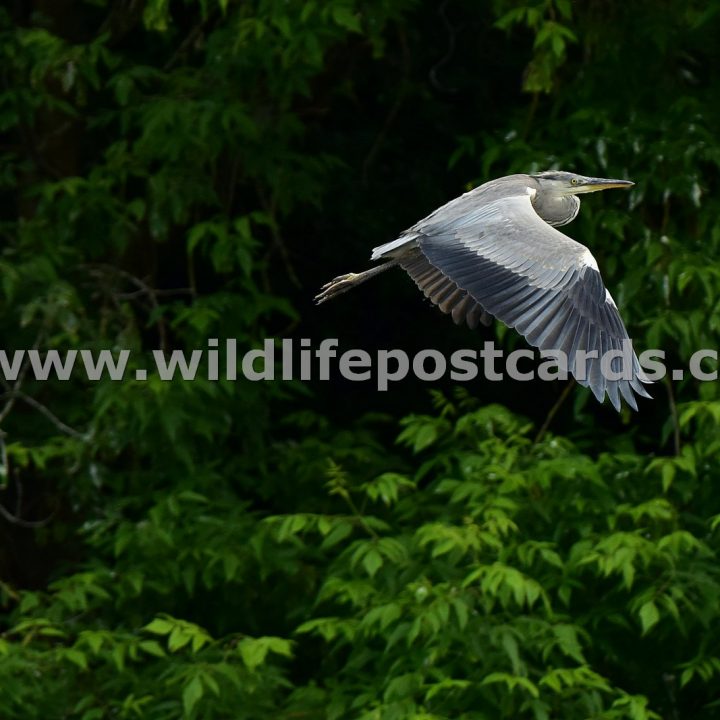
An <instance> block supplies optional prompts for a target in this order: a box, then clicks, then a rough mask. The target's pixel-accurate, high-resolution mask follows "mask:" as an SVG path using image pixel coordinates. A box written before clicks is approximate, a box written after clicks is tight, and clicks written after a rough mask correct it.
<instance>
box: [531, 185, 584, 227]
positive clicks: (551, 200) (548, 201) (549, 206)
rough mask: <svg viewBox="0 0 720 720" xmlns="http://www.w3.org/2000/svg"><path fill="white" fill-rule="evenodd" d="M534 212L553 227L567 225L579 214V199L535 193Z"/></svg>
mask: <svg viewBox="0 0 720 720" xmlns="http://www.w3.org/2000/svg"><path fill="white" fill-rule="evenodd" d="M533 207H534V208H535V212H536V213H537V214H538V215H539V216H540V217H541V218H542V219H543V220H544V221H545V222H546V223H547V224H548V225H552V226H554V227H558V226H559V225H567V224H568V223H569V222H572V221H573V220H574V219H575V218H576V217H577V214H578V213H579V212H580V198H579V197H578V196H577V195H556V194H555V193H550V192H537V193H536V194H535V197H534V199H533Z"/></svg>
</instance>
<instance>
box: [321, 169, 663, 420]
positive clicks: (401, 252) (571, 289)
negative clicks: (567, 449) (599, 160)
mask: <svg viewBox="0 0 720 720" xmlns="http://www.w3.org/2000/svg"><path fill="white" fill-rule="evenodd" d="M633 184H634V183H632V182H630V181H629V180H609V179H605V178H594V177H585V176H583V175H575V174H574V173H569V172H561V171H554V170H550V171H546V172H540V173H536V174H532V175H508V176H507V177H502V178H498V179H497V180H491V181H490V182H487V183H485V184H484V185H480V186H479V187H477V188H475V189H474V190H471V191H470V192H468V193H465V194H464V195H461V196H460V197H458V198H455V199H454V200H451V201H450V202H449V203H447V204H446V205H443V206H442V207H440V208H438V209H437V210H435V212H433V213H431V214H430V215H428V216H427V217H426V218H424V219H423V220H420V221H419V222H418V223H416V224H415V225H413V226H412V227H411V228H409V229H408V230H406V231H405V232H403V233H402V234H401V235H400V237H399V238H398V239H397V240H393V241H392V242H389V243H385V244H384V245H380V246H379V247H376V248H374V249H373V251H372V257H371V259H372V260H383V261H384V262H383V264H381V265H378V266H376V267H373V268H371V269H370V270H366V271H365V272H362V273H349V274H347V275H340V276H339V277H336V278H335V279H334V280H332V281H331V282H329V283H328V284H327V285H324V286H323V288H322V290H321V292H320V294H319V295H318V296H317V297H316V298H315V299H316V301H317V302H318V303H322V302H325V301H326V300H329V299H331V298H333V297H335V296H337V295H340V294H341V293H344V292H346V291H348V290H350V289H351V288H354V287H356V286H357V285H359V284H360V283H362V282H365V281H366V280H368V279H370V278H371V277H374V276H375V275H378V274H379V273H381V272H384V271H385V270H388V269H389V268H391V267H394V266H396V265H399V266H400V267H401V268H403V269H404V270H405V271H406V272H407V273H408V274H409V275H410V277H411V278H412V279H413V280H414V281H415V283H416V284H417V286H418V287H419V288H420V289H421V290H422V291H423V292H424V293H425V295H426V297H428V298H430V300H431V301H432V302H433V303H434V304H435V305H437V306H438V307H439V308H440V310H442V312H444V313H447V314H450V315H451V316H452V319H453V320H454V321H455V323H457V324H461V323H463V322H465V323H467V325H468V326H469V327H470V328H471V329H474V328H476V327H477V326H478V324H479V323H482V324H484V325H489V324H490V323H491V322H492V319H493V317H495V318H497V319H498V320H500V322H502V323H504V324H505V325H507V326H508V327H511V328H515V330H517V332H519V333H520V334H521V335H522V336H523V337H525V339H526V340H527V341H528V342H529V343H530V344H531V345H533V346H535V347H537V348H539V349H540V350H546V351H549V350H554V351H562V352H564V353H565V357H566V358H567V368H568V369H569V370H570V372H571V373H572V374H573V376H574V377H575V379H576V380H577V381H578V383H579V384H581V385H584V386H585V387H589V388H590V389H591V390H592V392H593V394H594V395H595V397H596V398H597V399H598V400H599V401H600V402H602V401H603V400H604V397H605V394H606V393H607V395H608V397H609V398H610V402H611V403H612V404H613V406H614V407H615V409H616V410H619V409H620V396H621V395H622V397H623V398H624V399H625V401H626V402H627V403H628V405H630V407H632V408H633V409H634V410H637V403H636V401H635V395H634V394H635V393H636V394H637V395H641V396H643V397H650V395H649V394H648V393H647V391H646V390H645V388H644V387H643V385H642V383H643V382H649V380H648V379H647V378H646V376H645V375H644V374H643V371H642V369H641V367H640V363H639V362H638V359H637V356H636V355H635V353H634V352H632V363H631V364H632V368H631V372H629V373H628V372H624V373H623V377H624V378H627V379H620V380H611V379H608V378H606V377H605V376H604V374H603V372H601V363H600V359H601V358H602V357H603V355H604V354H605V353H606V352H608V351H610V350H622V349H623V341H628V342H629V337H628V333H627V330H626V329H625V326H624V325H623V321H622V319H621V317H620V314H619V312H618V309H617V306H616V305H615V302H614V300H613V299H612V296H611V295H610V293H609V292H608V291H607V290H606V289H605V286H604V284H603V281H602V277H601V276H600V271H599V270H598V265H597V262H596V261H595V258H594V257H593V256H592V253H591V252H590V250H588V248H586V247H585V246H584V245H581V244H580V243H578V242H576V241H575V240H572V239H571V238H569V237H568V236H567V235H564V234H563V233H561V232H560V231H559V230H556V229H555V228H556V227H559V226H561V225H566V224H567V223H569V222H571V221H572V220H574V219H575V217H576V216H577V214H578V212H579V211H580V198H579V197H578V196H579V195H581V194H582V193H588V192H595V191H597V190H607V189H609V188H628V187H631V186H632V185H633ZM580 350H584V351H586V352H588V353H589V354H590V356H591V359H587V361H586V363H583V365H584V367H581V365H580V363H581V360H582V358H581V357H577V353H578V351H580ZM591 351H597V356H595V357H594V358H592V356H593V353H592V352H591ZM620 360H621V358H619V357H617V358H615V359H614V360H613V361H612V365H611V367H612V369H613V370H614V371H617V370H618V369H619V361H620ZM623 370H624V368H623ZM583 371H584V372H583Z"/></svg>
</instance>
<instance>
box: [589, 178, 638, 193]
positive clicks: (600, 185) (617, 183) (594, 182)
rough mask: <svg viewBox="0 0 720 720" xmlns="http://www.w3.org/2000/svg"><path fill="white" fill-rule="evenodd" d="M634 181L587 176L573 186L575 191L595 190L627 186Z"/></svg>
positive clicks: (630, 185)
mask: <svg viewBox="0 0 720 720" xmlns="http://www.w3.org/2000/svg"><path fill="white" fill-rule="evenodd" d="M634 184H635V183H634V182H630V180H610V179H608V178H588V179H587V180H585V182H583V183H582V184H580V185H578V186H577V187H576V188H575V192H577V193H587V192H595V191H597V190H609V189H610V188H629V187H632V186H633V185H634Z"/></svg>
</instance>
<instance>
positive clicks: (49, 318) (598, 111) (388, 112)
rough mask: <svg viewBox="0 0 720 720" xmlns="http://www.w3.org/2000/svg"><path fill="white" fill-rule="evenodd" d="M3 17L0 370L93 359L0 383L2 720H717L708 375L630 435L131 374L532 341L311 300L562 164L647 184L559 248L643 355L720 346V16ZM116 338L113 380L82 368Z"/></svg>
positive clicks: (434, 392)
mask: <svg viewBox="0 0 720 720" xmlns="http://www.w3.org/2000/svg"><path fill="white" fill-rule="evenodd" d="M8 5H9V6H3V7H2V8H0V56H1V59H2V85H1V86H0V132H1V133H2V140H1V141H0V187H1V189H2V194H1V195H0V198H1V199H0V234H1V235H2V248H1V251H0V252H1V254H0V306H1V307H2V313H1V314H0V331H1V333H2V335H1V336H2V343H1V345H2V349H4V350H5V352H6V356H5V362H4V364H3V368H2V370H3V374H4V375H6V376H7V367H6V366H7V364H8V363H9V362H10V361H11V359H12V355H13V353H14V351H16V350H20V349H26V350H27V349H33V348H34V349H37V350H39V351H42V352H44V351H47V350H51V349H55V350H58V351H67V350H75V351H77V352H78V360H77V367H76V369H75V371H74V372H73V373H72V375H71V377H70V378H69V379H68V380H61V379H58V378H54V379H53V378H51V379H50V380H47V381H41V380H39V379H37V378H36V377H35V376H34V373H33V370H34V368H33V367H32V366H29V365H28V363H27V362H23V363H22V367H21V370H20V373H19V376H18V378H17V379H15V380H4V381H3V388H2V390H3V397H2V404H1V405H0V421H1V422H0V428H1V431H0V718H2V719H3V720H15V719H17V720H32V719H33V718H38V719H42V720H51V719H56V718H57V719H60V718H77V719H78V720H99V719H101V718H128V719H130V718H147V719H148V720H170V719H174V718H187V719H188V720H190V719H194V718H198V719H205V718H207V719H208V720H210V719H213V718H218V719H220V718H227V719H230V718H232V719H233V720H235V719H240V718H248V719H250V718H252V719H257V718H286V719H288V720H290V719H291V718H292V719H305V718H307V719H318V720H320V719H323V720H324V719H327V720H334V719H338V720H339V719H341V718H358V719H360V718H362V719H363V720H405V719H407V720H410V719H414V720H421V719H426V720H429V719H430V718H435V719H439V718H467V719H468V720H469V719H471V718H472V719H476V720H481V719H482V720H496V719H497V718H508V719H511V718H512V719H513V720H514V719H516V718H529V719H530V718H531V719H534V720H550V719H553V720H555V719H561V718H562V719H564V720H578V719H579V718H594V719H595V718H596V719H600V718H604V719H606V720H621V719H622V720H625V719H628V720H645V719H649V718H664V719H665V720H680V719H681V718H698V719H700V718H702V719H706V718H715V717H720V651H718V647H720V565H719V564H718V561H719V557H718V553H719V552H720V535H719V533H720V530H719V529H718V527H717V526H718V525H720V490H719V489H718V488H715V486H714V483H716V482H717V483H718V484H719V486H720V469H718V467H719V465H718V463H719V462H720V443H719V442H718V433H719V432H720V395H719V393H718V384H717V382H700V381H698V380H695V379H692V378H691V377H690V376H689V374H687V373H686V378H685V379H684V380H682V381H672V380H670V379H669V378H667V379H665V380H663V381H660V382H658V383H656V384H655V385H654V386H653V388H652V394H653V396H654V399H653V400H644V401H642V402H641V406H640V411H639V412H638V413H631V412H630V411H629V410H627V409H626V410H623V412H622V413H621V414H617V413H615V412H614V410H613V409H612V408H611V407H609V405H608V404H606V405H599V404H597V403H596V402H595V401H594V400H593V399H592V397H591V396H590V393H589V392H588V391H587V390H585V389H582V388H570V389H569V391H568V392H564V391H565V388H566V385H564V384H563V383H561V382H542V381H536V382H534V383H521V382H515V381H512V380H505V381H503V382H501V383H497V382H491V381H488V380H485V379H482V378H478V379H477V380H474V381H472V382H469V383H464V384H461V385H457V384H454V383H452V382H451V381H450V380H449V379H447V380H441V381H438V382H436V383H428V382H423V381H421V380H417V379H410V378H408V379H407V380H406V381H404V382H402V383H397V384H396V385H395V386H393V387H392V388H391V389H390V390H388V391H387V392H376V391H375V389H374V385H373V383H372V382H369V383H364V382H351V381H347V380H343V379H342V378H340V377H339V376H338V375H337V373H335V372H334V373H333V375H332V378H331V381H330V382H322V381H320V380H317V379H314V380H311V381H306V382H303V381H300V380H298V379H295V380H292V381H281V380H279V379H278V380H275V381H264V382H263V381H261V382H253V381H250V380H247V379H243V378H242V377H239V379H237V380H236V381H233V380H228V379H223V377H222V376H221V379H220V380H211V379H208V373H207V368H208V362H209V361H208V359H207V358H208V357H209V356H208V354H207V353H206V354H205V355H204V356H203V361H202V362H201V365H200V368H201V372H199V373H198V377H197V378H196V379H195V380H194V381H193V382H185V381H182V380H181V379H180V378H177V379H175V380H173V381H164V380H161V379H160V377H159V375H158V374H157V373H156V372H150V373H149V375H148V378H147V380H142V379H135V375H134V370H135V369H137V368H150V367H152V361H153V357H154V356H153V354H152V352H153V350H160V351H162V353H169V352H171V351H173V350H177V349H181V350H185V351H187V352H188V353H189V352H190V351H191V350H192V349H198V348H199V349H202V350H206V349H208V347H209V344H208V343H209V339H211V338H218V339H220V341H221V342H222V343H224V341H225V339H226V338H235V339H236V340H237V345H238V353H241V352H242V353H244V352H246V351H247V350H249V349H251V348H260V347H262V346H263V342H264V340H265V339H266V338H275V339H277V340H278V341H279V339H281V338H291V339H294V340H295V341H297V342H299V341H300V340H301V339H302V338H310V339H312V340H313V341H314V342H319V341H320V340H322V339H323V338H328V337H329V338H338V340H339V342H340V345H341V347H342V348H343V349H348V348H353V347H357V348H365V349H367V350H370V351H372V350H376V349H378V348H388V347H395V348H403V349H405V350H406V351H407V352H408V353H412V352H415V351H417V350H419V349H423V348H429V347H433V348H437V349H439V350H441V351H443V352H445V353H449V352H452V351H453V350H455V349H458V348H467V347H479V346H480V345H481V344H482V342H484V341H485V340H490V339H495V340H497V342H498V343H499V344H500V345H502V347H504V348H505V349H511V348H514V347H522V346H523V341H522V340H521V339H520V338H519V337H518V336H516V334H515V333H513V332H507V331H505V330H504V329H503V328H502V327H500V326H497V327H493V328H488V329H480V330H478V331H476V332H474V333H473V332H470V331H469V330H468V329H467V328H459V327H454V326H453V325H452V323H450V322H448V319H447V318H446V317H444V316H442V315H441V314H440V313H439V312H438V311H437V310H436V309H435V308H433V307H432V306H430V304H429V303H427V302H426V301H423V299H422V297H421V296H420V295H419V293H418V292H417V290H416V288H415V287H414V286H413V284H412V282H411V281H410V280H408V279H407V278H406V277H404V276H403V274H402V273H401V272H399V271H391V272H388V273H386V274H384V275H383V276H381V277H380V278H378V279H376V280H374V281H373V282H372V283H369V284H367V285H364V286H363V287H362V288H360V289H358V290H357V291H355V292H354V293H353V294H352V295H346V296H343V297H342V298H339V299H338V300H337V301H334V302H333V303H329V304H327V305H324V306H322V307H320V308H316V307H315V306H314V305H313V303H312V298H313V296H314V294H315V292H316V291H317V289H318V288H319V286H320V285H322V284H323V283H324V282H326V281H327V280H329V279H330V278H332V277H333V276H335V275H338V274H340V273H343V272H347V271H349V270H359V269H362V268H364V267H365V264H366V260H367V257H368V254H369V249H370V248H371V247H372V246H374V245H379V244H381V243H382V242H385V241H389V240H392V239H393V238H394V237H396V236H397V234H398V232H399V231H401V230H402V229H404V228H406V227H408V226H409V225H411V224H412V223H414V222H415V221H416V220H417V219H419V218H420V217H422V216H424V215H426V214H427V213H429V212H430V211H431V210H432V209H434V208H435V207H437V206H439V205H440V204H442V203H443V202H446V201H447V200H449V199H451V198H452V197H455V196H456V195H458V194H460V193H461V192H464V191H465V190H467V189H468V188H470V187H472V186H474V185H477V184H479V183H481V182H484V181H485V180H488V179H490V178H492V177H497V176H500V175H505V174H508V173H511V172H527V171H533V170H538V169H545V168H549V167H560V168H562V169H566V170H574V171H577V172H580V173H584V174H589V175H598V176H613V177H625V176H626V177H629V178H631V179H632V180H634V181H635V183H636V186H635V187H634V188H633V189H632V190H631V191H630V192H629V193H620V192H617V193H607V194H606V196H592V197H591V198H589V199H588V200H587V201H585V202H584V203H583V210H582V212H581V215H580V217H579V218H578V220H576V221H575V222H574V223H573V224H572V225H570V226H569V227H568V228H567V229H566V230H567V231H568V234H570V235H572V236H573V237H575V238H577V239H579V240H581V241H582V242H584V243H585V244H587V245H588V246H590V247H591V248H592V250H593V253H594V254H595V256H596V257H597V259H598V262H599V264H600V266H601V269H602V271H603V275H604V278H605V282H606V284H607V285H608V287H609V288H610V289H611V291H612V293H613V295H614V297H615V299H616V300H617V302H618V305H619V306H620V307H621V308H622V312H623V316H624V318H625V320H626V323H627V325H628V329H629V330H630V334H631V335H632V336H633V337H634V338H635V342H636V346H637V348H638V350H643V349H646V348H660V349H663V350H664V351H665V352H666V353H667V358H668V365H669V367H671V368H672V367H678V368H681V367H687V365H688V362H689V359H690V356H691V355H692V353H693V352H695V351H696V350H698V349H700V348H710V349H717V348H718V345H719V344H720V221H718V217H719V216H720V200H718V197H719V195H720V192H719V191H720V182H719V177H720V175H719V173H718V171H719V169H720V140H718V135H717V128H718V127H720V73H718V69H719V68H720V42H718V40H719V39H720V5H719V4H718V3H716V2H711V3H707V2H699V1H698V0H636V1H635V2H628V1H627V0H586V1H584V2H570V0H520V2H514V1H513V0H486V1H485V2H477V1H473V0H443V1H442V2H440V1H439V0H436V1H434V2H420V1H419V0H367V1H366V2H359V0H307V1H306V2H300V1H299V0H14V1H11V2H10V3H9V4H8ZM103 349H105V350H110V351H112V352H113V353H116V354H117V353H119V352H120V351H121V350H122V349H127V350H130V351H131V354H130V360H129V363H128V373H127V375H126V377H125V379H123V380H112V379H111V378H109V377H107V376H106V377H104V378H102V379H100V380H98V381H93V380H91V379H89V378H88V376H87V375H86V374H84V373H83V372H81V371H80V370H79V369H78V368H80V367H81V360H80V358H81V351H83V350H85V351H88V350H92V351H95V352H99V351H100V350H103ZM162 353H161V354H162ZM716 366H717V363H715V364H713V363H712V362H709V361H708V362H705V363H704V364H703V368H704V369H705V370H712V369H716ZM131 371H132V372H131ZM131 376H132V377H131ZM563 393H564V394H563ZM558 398H560V400H561V402H557V401H558ZM563 399H564V400H563Z"/></svg>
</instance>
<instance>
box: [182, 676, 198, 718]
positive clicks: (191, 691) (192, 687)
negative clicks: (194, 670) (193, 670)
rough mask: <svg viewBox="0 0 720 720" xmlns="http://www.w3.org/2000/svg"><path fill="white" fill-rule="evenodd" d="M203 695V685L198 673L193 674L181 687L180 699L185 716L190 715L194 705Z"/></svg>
mask: <svg viewBox="0 0 720 720" xmlns="http://www.w3.org/2000/svg"><path fill="white" fill-rule="evenodd" d="M202 696H203V685H202V682H201V680H200V677H199V676H198V675H195V676H194V677H193V678H192V679H191V680H190V681H189V682H188V683H186V685H185V687H184V688H183V693H182V700H183V710H184V711H185V717H191V716H192V713H193V710H194V708H195V706H196V705H197V704H198V702H199V701H200V699H201V698H202Z"/></svg>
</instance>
